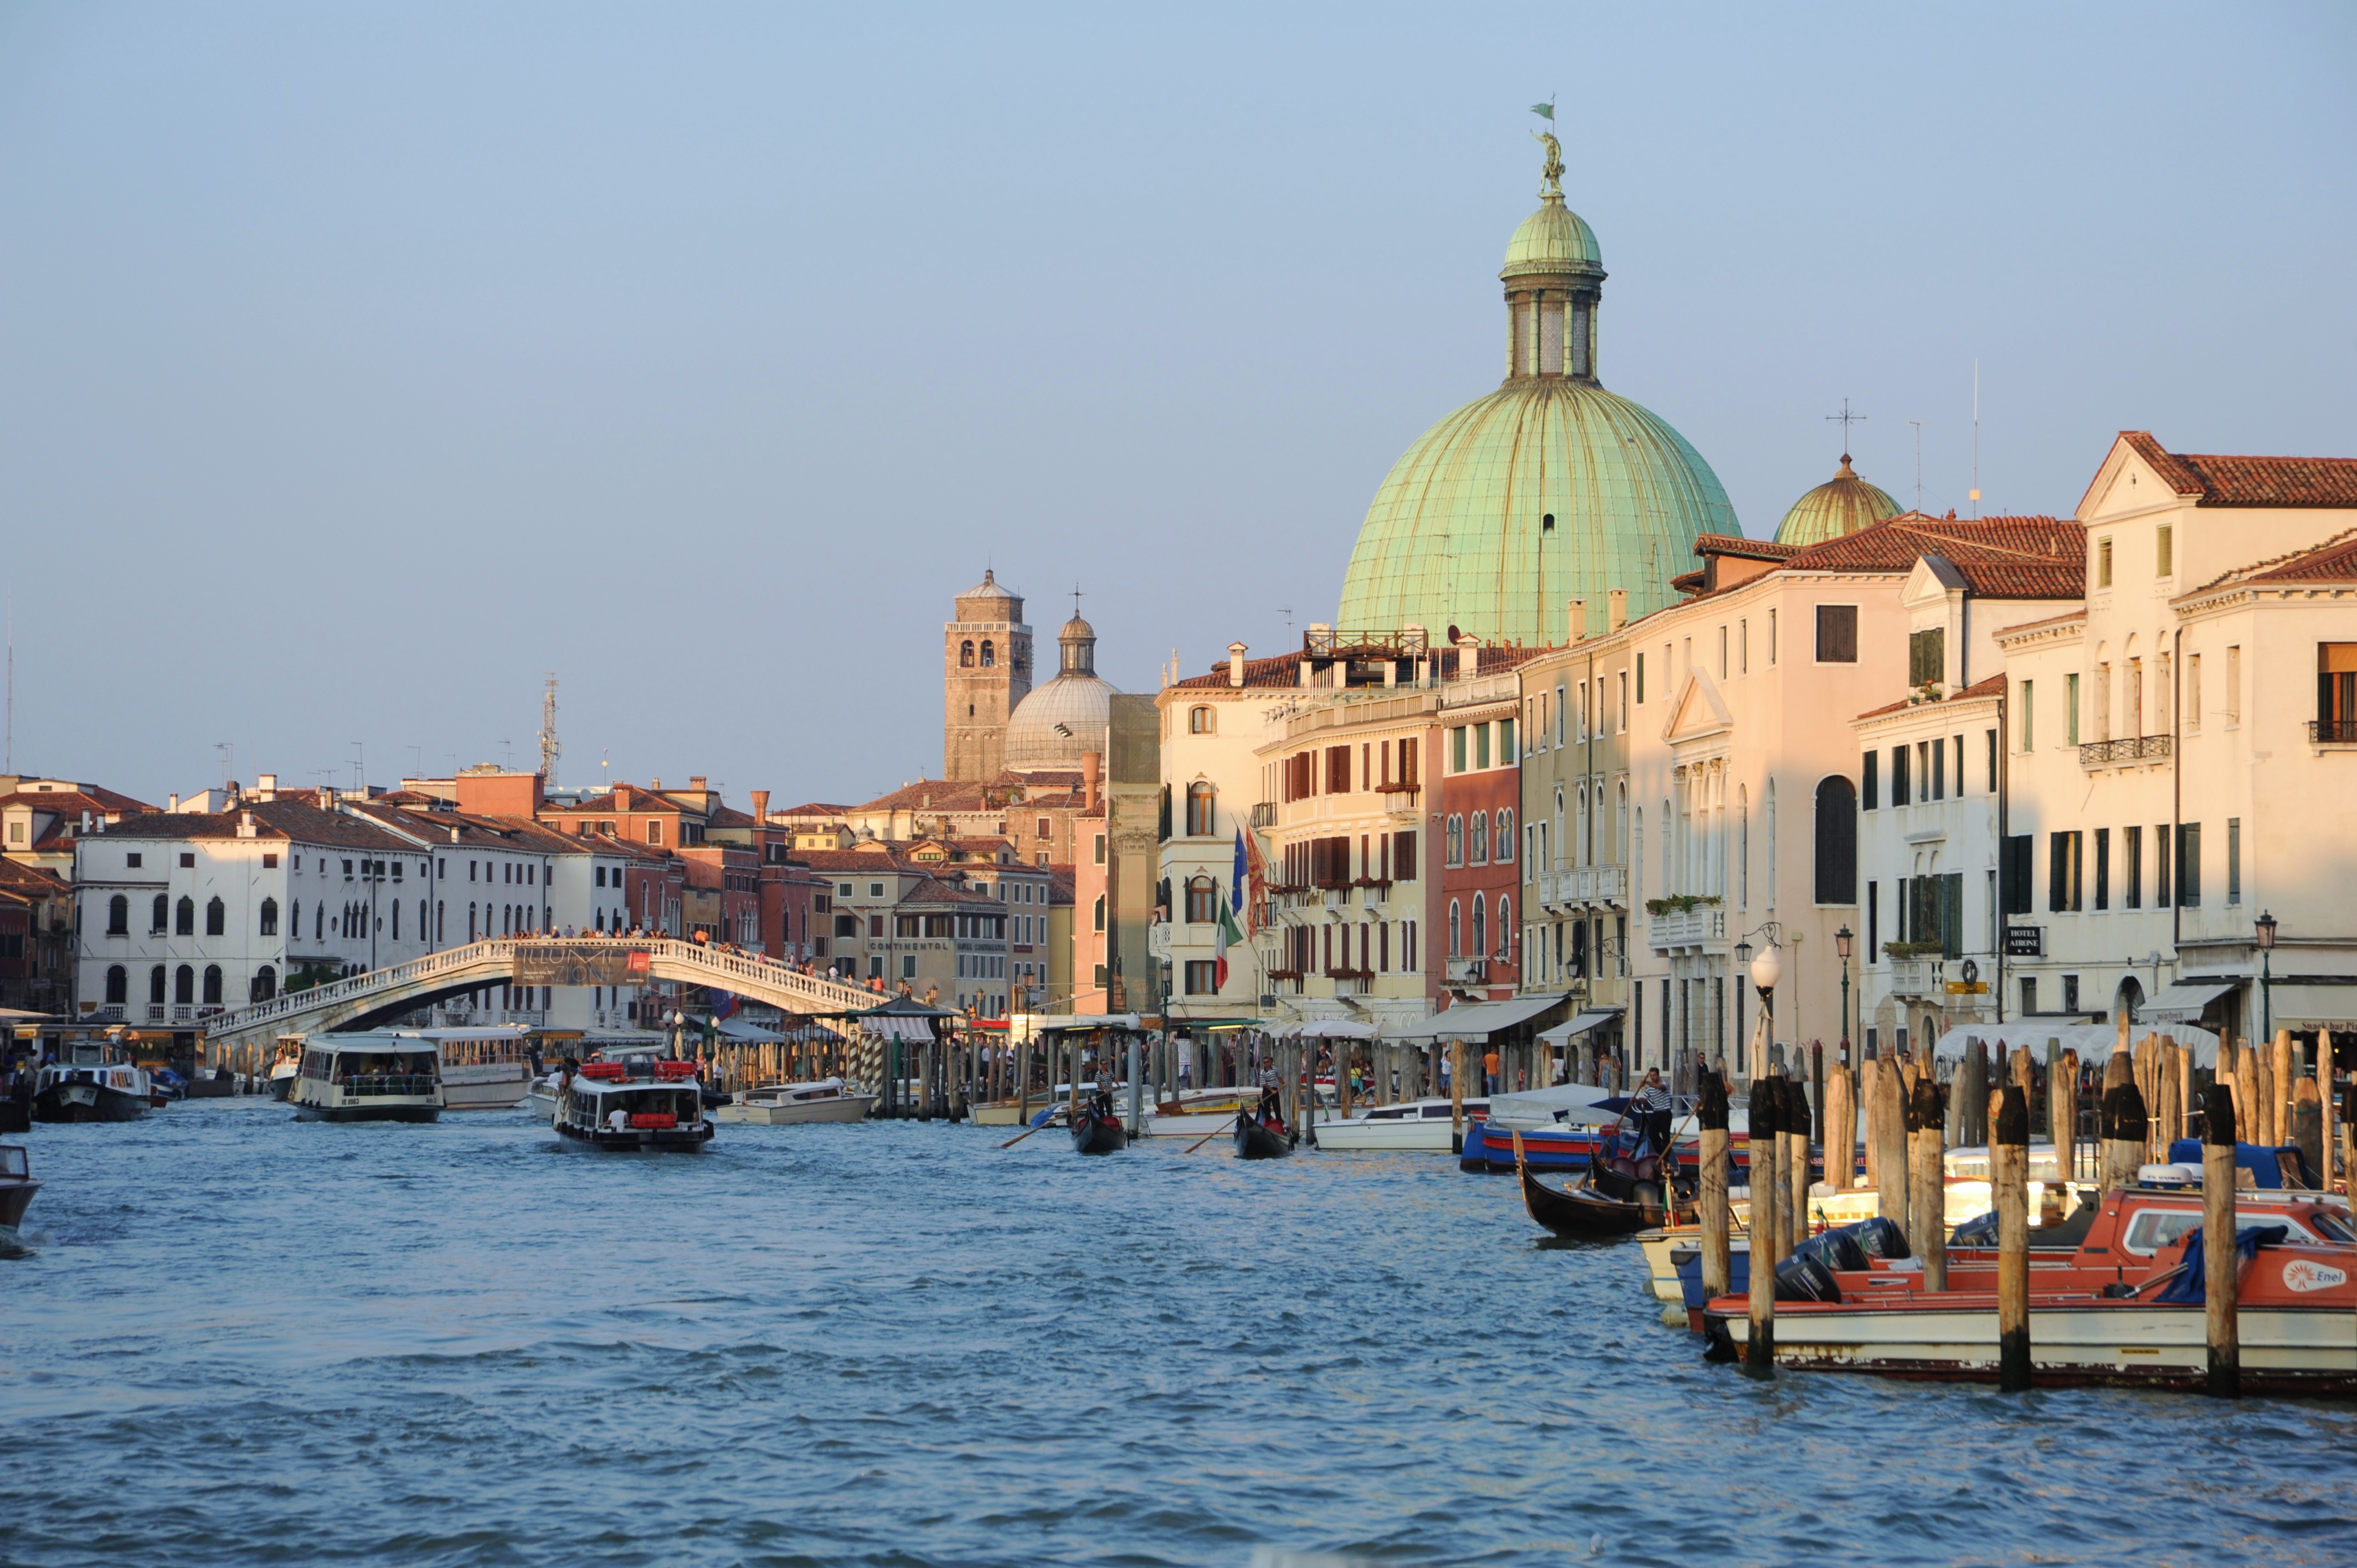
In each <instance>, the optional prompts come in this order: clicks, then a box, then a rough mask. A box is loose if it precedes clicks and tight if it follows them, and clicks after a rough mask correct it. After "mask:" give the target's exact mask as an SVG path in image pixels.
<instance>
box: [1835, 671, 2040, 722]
mask: <svg viewBox="0 0 2357 1568" xmlns="http://www.w3.org/2000/svg"><path fill="white" fill-rule="evenodd" d="M2004 695H2005V677H2004V676H2003V675H2001V674H1999V675H1991V676H1990V677H1988V679H1986V680H1985V681H1975V682H1973V683H1972V684H1971V685H1969V686H1967V687H1965V688H1964V690H1963V691H1961V692H1952V693H1949V694H1948V697H1947V699H1946V700H1947V702H1950V703H1964V702H1971V701H1973V700H1974V699H1975V698H1979V697H2002V696H2004ZM1943 705H1944V704H1943V703H1919V702H1917V701H1915V699H1914V698H1912V697H1901V698H1900V699H1899V700H1898V701H1897V702H1895V703H1883V704H1882V706H1880V707H1878V708H1868V709H1867V710H1866V712H1864V713H1862V714H1858V715H1857V716H1858V717H1859V718H1861V719H1878V718H1880V717H1882V716H1883V715H1884V714H1895V713H1898V712H1899V711H1900V709H1902V708H1936V707H1941V706H1943Z"/></svg>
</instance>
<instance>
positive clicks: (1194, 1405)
mask: <svg viewBox="0 0 2357 1568" xmlns="http://www.w3.org/2000/svg"><path fill="white" fill-rule="evenodd" d="M1000 1136H1003V1134H1000ZM25 1141H26V1142H27V1143H29V1144H31V1146H32V1148H33V1151H34V1155H33V1158H34V1162H35V1174H36V1175H37V1176H39V1177H40V1178H41V1179H42V1180H44V1181H45V1182H47V1183H48V1184H49V1185H48V1188H47V1190H45V1191H44V1192H43V1193H42V1194H41V1195H40V1197H38V1199H37V1200H36V1201H35V1203H34V1206H33V1209H32V1213H31V1215H30V1216H29V1218H28V1222H27V1236H26V1240H27V1243H28V1245H29V1255H27V1256H24V1257H20V1258H16V1259H14V1260H8V1261H0V1437H5V1444H0V1455H5V1459H4V1460H0V1561H5V1562H6V1563H27V1564H31V1563H85V1562H107V1563H271V1562H276V1563H348V1562H391V1563H683V1562H694V1563H830V1564H832V1563H878V1564H914V1563H1040V1562H1117V1563H1236V1564H1247V1563H1251V1564H1266V1565H1272V1568H1273V1565H1276V1564H1284V1563H1293V1564H1308V1563H1323V1562H1332V1561H1340V1562H1349V1563H1550V1564H1553V1563H1577V1562H1585V1561H1589V1560H1591V1559H1593V1560H1605V1559H1609V1560H1611V1561H1613V1562H1615V1563H1684V1564H1706V1563H1728V1562H1780V1561H1781V1562H1830V1561H1843V1562H1874V1563H1953V1562H1986V1563H2029V1562H2036V1563H2062V1562H2073V1563H2075V1562H2085V1563H2119V1562H2123V1561H2126V1560H2127V1559H2128V1558H2129V1557H2130V1556H2131V1555H2133V1556H2134V1558H2135V1560H2136V1562H2137V1563H2140V1564H2156V1563H2222V1562H2240V1561H2260V1560H2265V1561H2267V1562H2270V1563H2347V1562H2351V1561H2352V1560H2357V1523H2352V1509H2351V1506H2350V1502H2349V1498H2350V1490H2349V1481H2350V1477H2351V1474H2352V1466H2351V1462H2350V1457H2349V1456H2350V1455H2351V1453H2352V1441H2357V1412H2353V1411H2352V1409H2350V1408H2349V1407H2347V1406H2341V1405H2329V1404H2318V1403H2298V1402H2262V1401H2251V1402H2244V1403H2243V1404H2242V1405H2240V1406H2237V1407H2232V1408H2228V1407H2222V1406H2221V1405H2218V1404H2215V1403H2212V1402H2206V1401H2202V1400H2199V1399H2192V1398H2183V1397H2169V1396H2160V1395H2150V1394H2140V1393H2132V1392H2104V1391H2063V1392H2053V1393H2042V1392H2041V1393H2037V1394H2033V1395H2030V1396H2029V1397H2027V1398H2019V1399H2008V1398H2004V1397H2001V1396H1999V1395H1996V1394H1995V1393H1992V1392H1986V1391H1976V1390H1969V1389H1947V1388H1936V1387H1918V1386H1910V1385H1901V1384H1892V1383H1885V1382H1881V1381H1878V1380H1869V1379H1863V1378H1845V1377H1837V1376H1820V1377H1804V1376H1798V1375H1792V1374H1787V1375H1785V1376H1783V1377H1781V1378H1780V1379H1778V1380H1776V1381H1775V1382H1774V1383H1773V1384H1771V1385H1766V1386H1762V1385H1758V1384H1753V1383H1750V1382H1747V1381H1745V1380H1742V1379H1741V1378H1739V1377H1738V1376H1736V1375H1734V1374H1732V1373H1731V1372H1730V1371H1728V1370H1727V1369H1722V1368H1716V1367H1710V1366H1706V1365H1705V1364H1704V1363H1703V1362H1702V1360H1701V1358H1700V1354H1699V1348H1698V1344H1697V1343H1696V1342H1695V1341H1693V1340H1690V1339H1689V1338H1688V1337H1686V1336H1685V1335H1684V1334H1683V1333H1681V1332H1676V1331H1674V1330H1671V1329H1668V1328H1664V1327H1663V1326H1661V1324H1660V1323H1659V1321H1658V1318H1657V1316H1656V1315H1657V1312H1658V1307H1657V1305H1655V1304H1654V1303H1653V1302H1652V1299H1651V1296H1650V1294H1648V1293H1647V1291H1646V1290H1645V1288H1644V1283H1643V1281H1642V1278H1641V1273H1640V1270H1639V1266H1638V1263H1637V1261H1636V1259H1635V1258H1634V1256H1633V1254H1632V1252H1631V1251H1630V1250H1628V1249H1627V1248H1625V1247H1620V1248H1594V1249H1589V1248H1563V1247H1556V1246H1542V1245H1540V1244H1538V1242H1537V1240H1535V1237H1534V1230H1533V1227H1532V1226H1531V1224H1530V1223H1529V1221H1528V1219H1527V1218H1526V1217H1525V1216H1524V1215H1523V1212H1522V1209H1521V1206H1520V1204H1519V1202H1518V1201H1517V1200H1516V1197H1515V1195H1514V1193H1513V1191H1512V1186H1511V1184H1510V1183H1509V1182H1507V1181H1505V1180H1503V1179H1502V1178H1479V1177H1473V1176H1461V1175H1459V1174H1458V1172H1457V1171H1456V1170H1455V1169H1454V1166H1453V1163H1452V1162H1450V1161H1448V1160H1447V1159H1444V1158H1440V1157H1437V1156H1415V1157H1407V1156H1372V1155H1305V1156H1302V1157H1297V1158H1295V1159H1291V1160H1286V1161H1283V1162H1279V1163H1275V1164H1270V1165H1241V1164H1239V1163H1238V1162H1236V1161H1235V1160H1234V1159H1232V1157H1230V1156H1229V1155H1228V1154H1227V1153H1226V1150H1225V1147H1224V1145H1223V1144H1220V1143H1216V1142H1215V1143H1213V1144H1210V1145H1208V1146H1206V1147H1205V1148H1204V1149H1203V1150H1202V1151H1200V1153H1198V1154H1195V1155H1183V1156H1182V1155H1180V1154H1179V1149H1178V1147H1176V1146H1172V1147H1149V1148H1144V1149H1139V1150H1135V1151H1132V1152H1130V1153H1129V1154H1126V1155H1116V1156H1113V1157H1110V1158H1106V1159H1101V1160H1087V1161H1084V1160H1082V1159H1081V1158H1079V1157H1078V1156H1076V1155H1073V1154H1071V1151H1070V1146H1069V1144H1067V1143H1066V1142H1065V1141H1063V1140H1062V1138H1061V1137H1060V1135H1054V1136H1051V1135H1049V1134H1045V1133H1043V1134H1041V1135H1040V1136H1039V1137H1037V1138H1034V1139H1031V1140H1030V1141H1029V1142H1028V1143H1027V1144H1023V1145H1021V1146H1019V1147H1017V1148H1015V1149H1013V1150H1009V1151H1006V1152H1005V1153H1001V1152H1000V1151H999V1150H998V1148H997V1146H996V1145H997V1143H998V1142H999V1136H994V1135H993V1130H991V1129H974V1128H963V1127H958V1128H947V1127H939V1126H918V1125H912V1124H905V1123H904V1124H895V1125H887V1124H872V1125H863V1126H856V1127H804V1128H787V1127H777V1128H771V1127H725V1128H723V1129H722V1130H721V1135H720V1137H719V1139H718V1141H717V1142H716V1144H714V1146H713V1148H712V1150H711V1151H710V1152H709V1153H707V1154H705V1155H701V1156H672V1157H662V1158H652V1159H647V1158H638V1157H616V1156H611V1155H596V1154H592V1153H589V1152H587V1151H582V1150H578V1149H575V1148H572V1147H570V1146H564V1145H560V1144H558V1142H557V1141H556V1140H555V1139H554V1138H553V1137H552V1136H551V1135H550V1133H549V1132H548V1131H547V1129H546V1128H545V1127H544V1126H540V1125H536V1124H534V1123H533V1122H532V1121H531V1120H530V1119H529V1118H528V1117H527V1116H525V1115H524V1114H522V1113H521V1112H519V1113H514V1114H503V1115H496V1116H463V1117H453V1118H451V1119H449V1120H447V1121H445V1122H442V1123H441V1124H440V1125H438V1126H434V1127H394V1126H385V1127H367V1126H363V1127H342V1126H326V1125H320V1124H316V1123H308V1122H294V1121H292V1120H290V1119H289V1117H288V1115H287V1113H286V1112H285V1110H284V1109H283V1108H280V1107H276V1106H272V1105H268V1104H267V1103H264V1102H257V1101H204V1102H198V1103H192V1104H187V1105H181V1106H176V1107H174V1108H172V1109H170V1110H168V1111H165V1112H158V1113H157V1114H156V1115H154V1116H152V1117H150V1118H148V1119H147V1120H146V1121H145V1122H140V1123H137V1124H135V1125H132V1126H127V1127H46V1126H45V1127H40V1128H38V1129H36V1131H35V1132H34V1133H32V1134H30V1135H29V1137H27V1139H26V1140H25Z"/></svg>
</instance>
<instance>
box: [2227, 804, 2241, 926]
mask: <svg viewBox="0 0 2357 1568" xmlns="http://www.w3.org/2000/svg"><path fill="white" fill-rule="evenodd" d="M2242 901H2243V819H2242V818H2240V817H2228V818H2227V819H2226V902H2227V903H2229V904H2239V903H2241V902H2242Z"/></svg>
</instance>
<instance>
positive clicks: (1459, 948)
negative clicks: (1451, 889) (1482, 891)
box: [1448, 898, 1465, 958]
mask: <svg viewBox="0 0 2357 1568" xmlns="http://www.w3.org/2000/svg"><path fill="white" fill-rule="evenodd" d="M1463 938H1464V914H1463V911H1462V910H1461V909H1459V908H1458V903H1457V900H1456V899H1454V898H1451V899H1450V900H1449V901H1448V956H1449V957H1450V958H1461V957H1463V956H1464V952H1465V943H1464V940H1463Z"/></svg>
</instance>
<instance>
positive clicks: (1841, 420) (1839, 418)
mask: <svg viewBox="0 0 2357 1568" xmlns="http://www.w3.org/2000/svg"><path fill="white" fill-rule="evenodd" d="M1825 422H1826V423H1827V424H1838V425H1840V426H1841V427H1842V461H1843V462H1845V463H1846V462H1848V461H1849V427H1850V426H1851V425H1853V424H1865V423H1866V415H1864V414H1862V413H1851V412H1850V411H1849V399H1847V398H1844V399H1842V411H1841V412H1840V413H1829V414H1827V415H1825Z"/></svg>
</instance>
